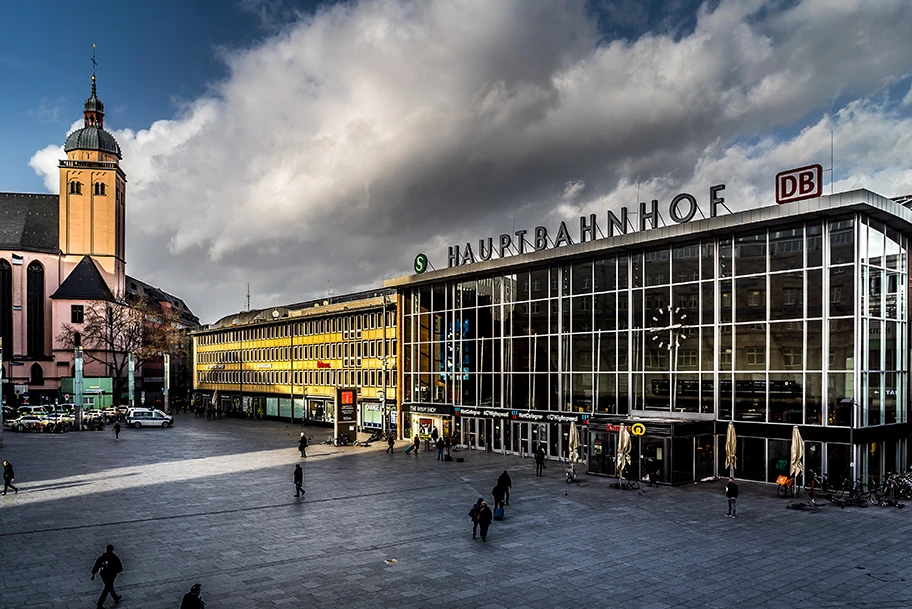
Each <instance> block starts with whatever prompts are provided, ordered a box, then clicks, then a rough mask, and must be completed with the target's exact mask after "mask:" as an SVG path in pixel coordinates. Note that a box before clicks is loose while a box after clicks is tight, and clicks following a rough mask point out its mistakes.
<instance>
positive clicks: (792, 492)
mask: <svg viewBox="0 0 912 609" xmlns="http://www.w3.org/2000/svg"><path fill="white" fill-rule="evenodd" d="M776 484H778V485H779V486H778V487H776V494H777V495H779V496H780V497H797V496H798V493H799V490H800V487H799V486H798V484H797V483H796V482H795V478H793V477H791V476H779V477H778V478H776Z"/></svg>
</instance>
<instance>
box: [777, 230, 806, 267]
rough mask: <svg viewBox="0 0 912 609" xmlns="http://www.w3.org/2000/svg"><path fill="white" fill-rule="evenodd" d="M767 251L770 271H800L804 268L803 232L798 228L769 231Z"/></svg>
mask: <svg viewBox="0 0 912 609" xmlns="http://www.w3.org/2000/svg"><path fill="white" fill-rule="evenodd" d="M769 250H770V271H785V270H789V269H800V268H801V267H803V266H804V231H803V230H802V229H801V228H800V227H799V228H792V229H787V230H780V231H771V232H770V235H769Z"/></svg>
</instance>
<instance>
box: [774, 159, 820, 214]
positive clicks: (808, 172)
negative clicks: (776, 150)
mask: <svg viewBox="0 0 912 609" xmlns="http://www.w3.org/2000/svg"><path fill="white" fill-rule="evenodd" d="M821 194H823V167H821V166H820V165H819V164H817V163H815V164H814V165H808V166H807V167H799V168H798V169H789V170H788V171H782V172H780V173H777V174H776V203H778V204H780V205H782V204H783V203H791V202H792V201H802V200H804V199H813V198H815V197H819V196H820V195H821Z"/></svg>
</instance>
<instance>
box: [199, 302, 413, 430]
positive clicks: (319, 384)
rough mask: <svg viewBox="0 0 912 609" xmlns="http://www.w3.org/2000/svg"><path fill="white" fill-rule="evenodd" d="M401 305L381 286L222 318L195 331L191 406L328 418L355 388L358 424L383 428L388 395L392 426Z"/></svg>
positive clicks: (258, 415)
mask: <svg viewBox="0 0 912 609" xmlns="http://www.w3.org/2000/svg"><path fill="white" fill-rule="evenodd" d="M398 310H399V307H398V303H397V296H396V291H395V290H390V289H378V290H373V291H368V292H359V293H355V294H347V295H344V296H339V297H333V299H332V301H331V302H330V301H328V300H314V301H310V302H303V303H298V304H293V305H287V306H281V307H274V308H267V309H262V310H257V311H243V312H240V313H236V314H234V315H229V316H227V317H224V318H222V319H221V320H219V321H218V322H216V323H214V324H211V325H209V326H206V327H204V328H203V329H201V330H198V331H196V332H194V333H193V334H192V337H193V382H194V404H195V406H196V407H197V408H202V409H210V408H212V409H216V410H220V411H221V413H222V414H224V415H227V416H239V417H245V418H250V419H273V420H284V421H294V422H306V423H308V424H311V423H312V424H332V423H333V421H334V417H335V406H336V404H335V401H336V392H337V390H338V389H339V388H343V387H345V388H356V389H357V393H358V425H359V427H360V428H361V429H362V430H365V431H368V430H373V429H381V428H382V426H383V417H382V413H383V408H384V401H385V406H386V409H387V413H388V416H389V419H388V420H389V423H390V428H391V429H392V428H394V427H395V428H397V429H398V428H399V426H398V425H397V411H398V408H397V405H398V404H399V394H398V389H399V388H398V383H397V378H396V377H397V375H396V371H397V370H399V368H400V366H399V362H398V359H399V353H398V350H397V348H396V345H397V331H398V324H397V316H398ZM384 397H385V400H384V399H383V398H384Z"/></svg>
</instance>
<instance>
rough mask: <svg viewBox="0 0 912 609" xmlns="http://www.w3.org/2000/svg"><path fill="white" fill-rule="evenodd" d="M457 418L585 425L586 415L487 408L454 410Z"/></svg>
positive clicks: (460, 408)
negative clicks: (485, 418)
mask: <svg viewBox="0 0 912 609" xmlns="http://www.w3.org/2000/svg"><path fill="white" fill-rule="evenodd" d="M456 415H457V416H464V417H487V418H491V419H512V420H514V421H530V422H533V423H545V422H549V423H582V424H584V425H585V424H587V422H588V419H589V415H588V414H582V415H580V414H574V413H564V414H558V413H553V412H539V411H529V410H492V409H487V408H465V407H459V408H456Z"/></svg>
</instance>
